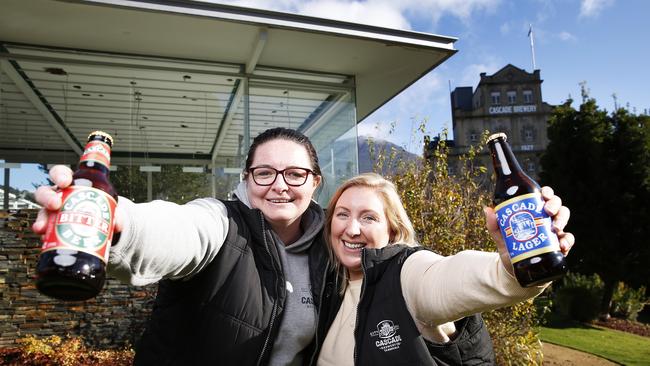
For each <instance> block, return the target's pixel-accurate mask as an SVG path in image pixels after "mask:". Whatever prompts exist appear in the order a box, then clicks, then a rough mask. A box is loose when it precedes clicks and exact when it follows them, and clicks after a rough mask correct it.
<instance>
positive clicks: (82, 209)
mask: <svg viewBox="0 0 650 366" xmlns="http://www.w3.org/2000/svg"><path fill="white" fill-rule="evenodd" d="M112 146H113V139H112V137H111V136H110V135H108V134H106V133H104V132H101V131H95V132H92V133H91V134H90V135H89V136H88V144H86V148H85V149H84V152H83V155H82V156H81V159H80V160H79V167H78V169H77V171H75V172H74V175H73V176H72V185H71V186H69V187H67V188H65V189H63V190H61V191H60V192H59V194H61V198H62V202H63V204H62V206H61V208H60V209H59V211H58V212H57V213H56V214H51V215H50V217H49V221H48V223H47V229H46V232H45V239H44V240H43V247H42V248H41V256H40V258H39V261H38V265H37V266H36V287H37V288H38V290H39V291H40V292H41V293H42V294H44V295H47V296H50V297H54V298H56V299H61V300H70V301H79V300H87V299H90V298H92V297H95V296H97V294H98V293H99V292H100V291H101V290H102V288H103V287H104V281H105V278H106V263H107V261H108V253H109V249H110V246H111V240H112V238H113V226H114V220H113V218H114V213H115V206H116V205H117V192H115V188H113V185H112V184H111V182H110V181H109V180H108V175H109V171H110V170H109V167H110V160H111V148H112Z"/></svg>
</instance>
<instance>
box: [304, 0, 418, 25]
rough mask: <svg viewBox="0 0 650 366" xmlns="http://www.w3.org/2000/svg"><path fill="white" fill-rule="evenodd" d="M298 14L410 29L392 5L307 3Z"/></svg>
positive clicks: (378, 3)
mask: <svg viewBox="0 0 650 366" xmlns="http://www.w3.org/2000/svg"><path fill="white" fill-rule="evenodd" d="M298 12H299V13H300V14H304V15H311V16H316V17H321V18H330V19H336V20H343V21H347V22H353V23H363V24H371V25H376V26H380V27H385V28H396V29H411V24H410V23H409V21H408V20H407V19H406V18H405V17H404V15H402V12H401V11H400V10H399V9H397V8H395V7H394V4H392V3H381V2H373V3H371V2H357V1H309V2H304V3H301V4H300V5H299V7H298Z"/></svg>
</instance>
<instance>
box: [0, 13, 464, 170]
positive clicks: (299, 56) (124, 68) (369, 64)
mask: <svg viewBox="0 0 650 366" xmlns="http://www.w3.org/2000/svg"><path fill="white" fill-rule="evenodd" d="M455 40H456V39H455V38H452V37H445V36H439V35H433V34H425V33H418V32H412V31H403V30H394V29H387V28H381V27H375V26H369V25H361V24H354V23H348V22H341V21H334V20H329V19H321V18H314V17H307V16H300V15H295V14H286V13H279V12H272V11H266V10H258V9H250V8H242V7H234V6H227V5H221V4H213V3H209V2H205V1H188V0H185V1H183V0H180V1H155V2H154V1H129V0H85V1H84V0H70V1H51V0H4V1H3V2H2V12H0V43H1V48H0V66H1V67H2V73H0V83H1V86H2V91H1V92H0V93H2V94H0V100H1V101H2V103H3V109H2V110H0V119H2V120H4V125H2V124H0V128H2V129H3V130H4V131H3V133H2V134H0V154H1V155H2V156H3V157H5V158H6V159H7V161H17V162H28V161H38V162H61V154H59V153H54V152H63V153H64V154H68V155H66V156H68V157H69V160H70V161H69V162H75V161H76V159H77V157H78V155H79V154H80V152H81V150H82V149H83V144H84V142H85V138H86V134H87V133H88V132H89V131H90V130H89V127H88V126H89V122H94V123H95V125H93V128H96V127H97V126H96V124H97V123H99V124H100V126H108V127H110V126H114V128H113V130H114V131H116V132H114V133H118V132H117V131H119V134H120V135H121V139H120V138H118V142H117V146H118V148H116V151H117V152H119V151H118V150H119V149H121V148H126V147H127V146H126V145H124V143H125V142H127V141H128V148H129V149H130V151H131V153H132V156H136V157H137V156H138V154H147V155H148V156H153V157H156V156H159V157H160V158H161V159H163V160H167V161H171V160H173V159H172V158H174V159H176V160H179V161H181V160H183V159H189V160H191V159H197V160H201V161H204V162H205V161H209V160H210V159H211V158H212V159H213V160H214V158H216V157H218V156H232V155H234V154H236V151H235V150H236V148H237V141H236V139H237V135H236V134H234V133H229V127H230V123H233V124H236V123H237V120H238V118H239V119H243V117H242V116H243V111H239V109H237V108H233V106H235V107H236V106H237V102H238V100H240V99H241V90H242V87H241V80H242V78H243V77H244V76H254V77H255V78H256V79H257V80H261V82H260V84H264V83H266V84H273V83H280V82H292V83H294V86H295V88H296V90H298V92H299V93H303V94H304V95H305V99H308V100H313V101H314V103H313V104H312V105H308V106H302V108H303V109H304V110H300V108H299V107H298V106H296V107H295V108H296V109H295V110H289V109H287V113H286V114H287V115H288V116H289V115H291V117H287V118H288V119H289V121H288V122H292V118H293V119H295V120H298V121H300V120H301V119H302V121H307V120H308V118H310V117H313V116H314V115H316V114H318V113H321V112H322V109H323V106H324V105H325V104H331V102H332V100H333V99H335V98H336V97H337V96H339V95H343V94H344V93H343V92H342V91H346V90H347V91H350V90H352V91H353V94H354V95H353V96H352V97H351V100H354V101H355V102H356V107H357V109H356V118H355V119H356V121H357V122H359V121H361V120H363V119H364V118H365V117H366V116H368V115H369V114H370V113H372V112H373V111H374V110H376V109H377V108H379V107H381V106H382V105H383V104H385V103H386V102H387V101H389V100H390V99H391V98H393V97H394V96H395V95H397V94H398V93H399V92H401V91H402V90H404V89H405V88H407V87H408V86H409V85H411V84H412V83H413V82H415V81H416V80H418V79H419V78H420V77H422V76H424V75H425V74H426V73H428V72H429V71H431V70H432V69H434V68H435V67H436V66H438V65H439V64H440V63H442V62H443V61H444V60H446V59H447V58H449V57H450V56H451V55H453V54H454V53H455V52H456V51H455V49H454V48H453V43H454V42H455ZM296 80H298V81H300V80H303V81H304V82H305V83H309V84H310V85H312V86H313V85H316V86H317V87H318V90H313V89H312V90H310V89H308V90H301V89H300V87H299V85H297V84H295V82H296ZM63 81H65V85H66V87H65V88H63V89H64V90H62V88H61V87H60V85H61V83H62V82H63ZM116 82H120V83H122V84H123V85H121V84H120V85H116V84H115V83H116ZM75 85H76V87H78V88H77V89H75V88H76V87H75ZM208 86H209V87H208ZM120 88H122V89H120ZM125 88H126V89H130V92H131V93H130V95H129V97H130V99H129V100H124V99H123V97H124V95H122V94H124V93H122V92H121V91H120V90H124V89H125ZM140 88H146V90H147V91H150V90H158V91H160V93H158V94H156V95H155V99H154V97H153V96H152V97H150V96H149V95H147V94H145V93H143V94H138V93H139V91H138V90H140ZM303 89H304V88H303ZM168 90H181V94H183V95H180V94H179V95H171V94H165V93H166V92H165V91H168ZM323 90H324V91H325V93H323ZM182 92H184V93H182ZM254 92H255V90H251V94H253V93H254ZM281 92H282V91H279V93H281ZM284 92H285V94H286V90H285V91H284ZM238 93H239V95H238ZM3 96H4V97H3ZM281 96H282V95H280V96H279V97H281ZM265 97H269V98H271V97H274V96H273V95H267V96H265ZM276 97H277V96H276ZM174 98H177V99H174ZM178 98H183V99H184V100H179V99H178ZM238 98H239V99H238ZM124 103H129V104H128V108H125V107H124V106H125V104H124ZM147 103H150V104H147ZM251 103H253V100H251ZM287 108H289V107H287ZM135 109H137V111H136V112H134V110H135ZM233 109H235V111H234V112H233ZM146 113H150V114H151V115H156V116H158V117H157V118H151V119H152V120H155V122H154V121H149V122H146V121H142V119H143V118H144V117H147V116H146V115H145V114H146ZM300 113H303V114H304V116H301V114H300ZM134 114H137V115H136V116H135V117H136V118H138V119H139V123H138V124H136V125H135V130H134V129H133V119H134ZM228 118H230V120H229V119H228ZM233 120H234V121H235V122H233ZM178 121H185V122H184V123H182V124H185V127H183V128H184V129H183V130H182V131H181V132H179V131H178V128H177V129H170V128H168V124H169V123H172V122H174V123H175V122H178ZM253 122H254V121H253ZM111 124H114V125H111ZM266 124H268V121H267V122H266ZM127 125H129V130H125V128H126V126H127ZM27 126H29V128H27ZM298 126H301V124H298ZM176 127H178V126H176ZM254 127H255V126H251V129H252V130H255V128H254ZM259 128H263V127H261V126H260V127H259ZM109 130H110V129H109ZM146 131H156V133H153V132H151V133H149V132H147V133H145V132H146ZM34 135H36V136H34ZM143 136H146V138H145V137H143ZM120 142H122V143H123V144H122V145H120ZM174 142H178V143H174ZM186 142H192V143H186ZM138 149H139V152H138V151H135V150H138ZM38 151H41V152H40V153H38ZM134 151H135V153H134ZM170 159H171V160H170ZM50 160H53V161H50Z"/></svg>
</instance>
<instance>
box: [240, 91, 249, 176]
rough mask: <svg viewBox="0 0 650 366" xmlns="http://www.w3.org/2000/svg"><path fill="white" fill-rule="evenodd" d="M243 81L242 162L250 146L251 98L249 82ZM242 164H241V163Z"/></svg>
mask: <svg viewBox="0 0 650 366" xmlns="http://www.w3.org/2000/svg"><path fill="white" fill-rule="evenodd" d="M243 81H244V141H242V149H241V152H242V153H241V158H242V160H241V161H242V163H243V162H244V160H245V159H246V154H248V148H249V147H250V146H251V110H250V106H251V104H250V103H251V98H250V83H249V79H248V78H246V79H244V80H243ZM241 166H243V164H242V165H241Z"/></svg>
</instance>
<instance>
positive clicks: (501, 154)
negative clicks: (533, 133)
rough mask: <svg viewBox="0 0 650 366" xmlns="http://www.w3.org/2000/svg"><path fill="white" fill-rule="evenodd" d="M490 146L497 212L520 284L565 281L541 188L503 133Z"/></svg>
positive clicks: (564, 264) (492, 138) (495, 136)
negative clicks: (562, 279)
mask: <svg viewBox="0 0 650 366" xmlns="http://www.w3.org/2000/svg"><path fill="white" fill-rule="evenodd" d="M487 144H488V147H489V148H490V154H491V155H492V162H493V163H494V172H495V174H496V187H495V189H494V205H495V207H494V209H495V211H496V215H497V222H498V224H499V228H501V234H503V238H504V240H505V243H506V247H507V248H508V253H509V254H510V258H511V260H512V264H513V266H514V270H515V277H517V281H519V284H520V285H521V286H524V287H529V286H534V285H539V284H542V283H545V282H549V281H552V280H555V279H557V278H560V277H562V276H563V275H564V274H565V273H566V271H567V265H566V262H565V259H564V255H563V254H562V252H561V251H560V243H559V240H558V238H557V235H555V233H554V232H553V229H552V227H551V218H550V217H549V215H548V214H547V213H546V211H544V199H543V198H542V194H541V191H540V187H539V184H537V182H535V181H534V180H533V179H531V178H530V177H529V176H528V175H526V173H524V171H523V170H522V169H521V167H520V166H519V163H518V162H517V159H516V158H515V155H514V154H513V153H512V149H511V148H510V145H509V144H508V143H507V142H506V135H505V134H504V133H497V134H494V135H491V136H490V137H489V138H488V142H487Z"/></svg>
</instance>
